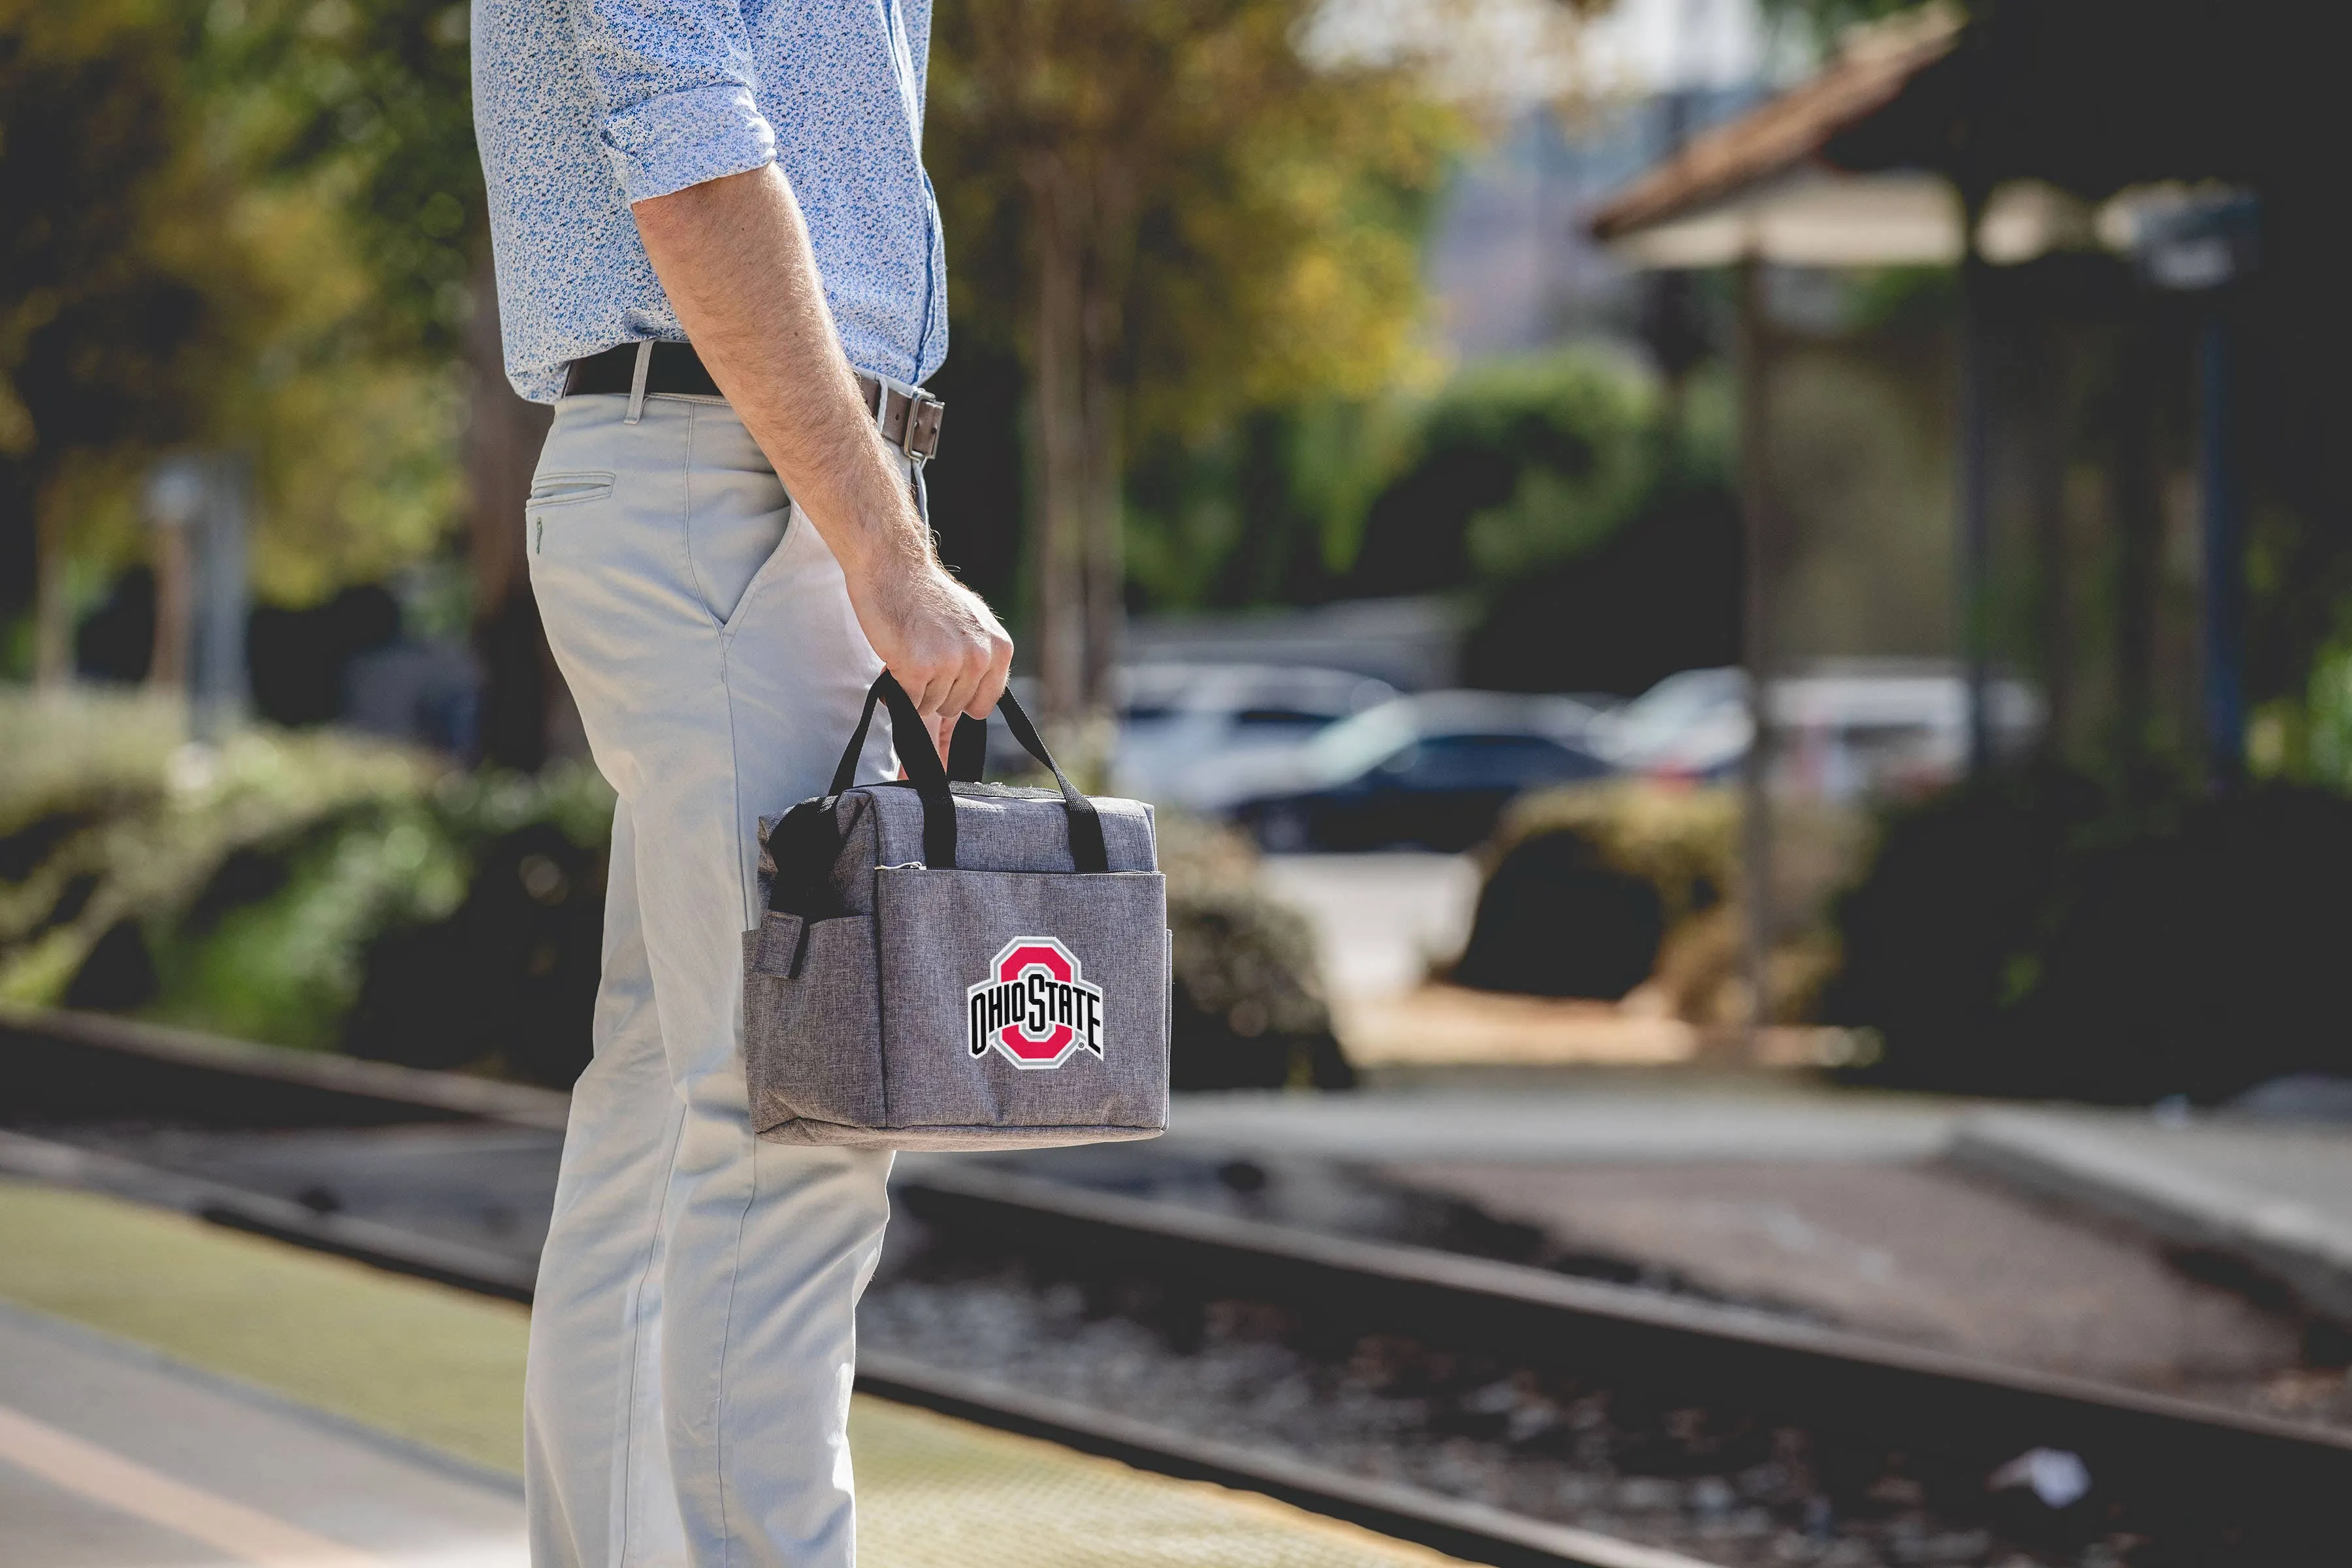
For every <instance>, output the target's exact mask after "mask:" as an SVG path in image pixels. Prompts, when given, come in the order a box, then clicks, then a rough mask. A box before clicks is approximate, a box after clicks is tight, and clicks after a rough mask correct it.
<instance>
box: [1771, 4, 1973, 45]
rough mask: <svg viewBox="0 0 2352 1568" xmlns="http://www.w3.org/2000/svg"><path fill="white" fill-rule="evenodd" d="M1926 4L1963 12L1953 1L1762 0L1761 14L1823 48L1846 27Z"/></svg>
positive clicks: (1875, 20) (1881, 18) (1900, 13)
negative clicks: (1762, 11)
mask: <svg viewBox="0 0 2352 1568" xmlns="http://www.w3.org/2000/svg"><path fill="white" fill-rule="evenodd" d="M1929 5H1935V6H1938V7H1941V8H1944V9H1958V10H1965V9H1967V7H1966V6H1964V5H1958V3H1957V0H1764V14H1765V16H1766V17H1767V18H1769V20H1771V21H1773V22H1777V23H1782V24H1789V25H1793V26H1797V27H1799V28H1801V29H1802V31H1803V33H1804V35H1805V37H1807V38H1808V39H1809V40H1810V41H1811V43H1812V44H1813V45H1814V46H1815V47H1821V48H1826V47H1829V46H1831V45H1832V44H1834V43H1836V42H1837V40H1838V38H1839V37H1840V36H1842V35H1843V34H1844V33H1845V32H1846V31H1847V30H1848V29H1850V28H1853V27H1856V26H1862V25H1863V24H1864V23H1868V22H1878V21H1884V20H1885V18H1887V17H1889V16H1901V15H1902V14H1903V13H1905V12H1906V11H1917V10H1922V9H1925V8H1926V7H1927V6H1929Z"/></svg>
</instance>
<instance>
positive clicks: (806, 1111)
mask: <svg viewBox="0 0 2352 1568" xmlns="http://www.w3.org/2000/svg"><path fill="white" fill-rule="evenodd" d="M743 942H744V950H745V951H744V955H743V956H744V965H743V1076H744V1079H745V1083H746V1087H747V1088H748V1089H749V1090H750V1093H751V1130H752V1131H754V1132H759V1133H763V1134H766V1133H773V1132H775V1131H776V1130H777V1129H780V1128H785V1127H786V1124H787V1123H791V1122H794V1121H810V1122H822V1123H828V1124H831V1125H834V1126H849V1127H866V1126H877V1125H880V1124H882V1123H884V1122H886V1121H887V1120H888V1111H889V1105H888V1096H887V1089H886V1085H885V1083H884V1079H883V1073H882V1011H881V997H880V993H879V990H878V987H877V970H876V964H875V957H874V919H873V917H872V916H871V915H842V916H838V917H836V918H835V919H833V920H822V921H808V922H803V921H802V919H801V917H800V916H798V915H787V914H778V913H776V912H774V911H770V912H769V913H768V915H767V917H766V918H765V919H764V920H762V921H761V922H760V929H759V930H757V931H751V932H749V933H747V934H746V935H745V937H744V939H743ZM795 952H797V954H798V957H799V963H798V965H797V966H796V967H795V965H794V964H793V956H794V954H795ZM816 1131H817V1130H815V1129H810V1130H807V1132H808V1134H809V1135H802V1136H794V1135H793V1133H792V1132H791V1131H786V1132H785V1133H784V1136H785V1137H786V1138H787V1140H788V1141H790V1142H829V1141H831V1140H828V1139H825V1138H824V1137H821V1136H816V1135H814V1134H815V1133H816Z"/></svg>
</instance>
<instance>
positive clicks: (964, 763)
mask: <svg viewBox="0 0 2352 1568" xmlns="http://www.w3.org/2000/svg"><path fill="white" fill-rule="evenodd" d="M986 772H988V721H987V720H985V719H975V718H973V717H972V716H971V714H969V713H964V714H959V715H958V716H957V718H956V727H955V734H954V736H953V737H952V738H951V739H950V741H949V742H948V782H949V783H950V784H978V783H979V782H980V777H981V775H982V773H986Z"/></svg>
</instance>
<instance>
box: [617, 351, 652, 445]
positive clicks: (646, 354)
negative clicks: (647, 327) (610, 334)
mask: <svg viewBox="0 0 2352 1568" xmlns="http://www.w3.org/2000/svg"><path fill="white" fill-rule="evenodd" d="M653 368H654V345H653V340H652V339H651V338H647V339H646V341H645V342H641V343H639V344H638V345H637V368H636V369H635V371H634V372H632V373H631V374H630V376H629V416H628V417H627V418H626V419H624V420H622V421H621V423H622V424H624V425H635V423H636V422H637V421H638V420H640V419H643V418H644V417H645V416H646V376H648V375H650V374H652V373H653Z"/></svg>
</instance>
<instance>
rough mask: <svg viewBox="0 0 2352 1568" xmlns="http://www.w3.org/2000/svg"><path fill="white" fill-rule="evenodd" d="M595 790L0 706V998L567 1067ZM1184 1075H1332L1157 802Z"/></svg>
mask: <svg viewBox="0 0 2352 1568" xmlns="http://www.w3.org/2000/svg"><path fill="white" fill-rule="evenodd" d="M611 823H612V794H611V792H610V790H608V789H607V788H606V787H605V785H604V781H603V780H602V779H601V778H599V777H598V776H597V775H596V773H595V772H594V770H593V769H592V768H590V767H588V766H586V765H585V764H584V763H570V764H559V765H557V766H555V767H551V768H549V769H547V770H546V771H545V772H543V773H541V774H539V775H538V776H536V777H523V776H520V775H516V774H507V773H476V774H468V773H457V772H451V771H447V770H446V764H443V763H439V762H437V761H436V759H433V758H431V757H428V756H425V755H423V754H421V753H416V752H409V751H406V750H404V749H401V748H398V747H394V746H388V745H384V744H381V743H378V742H370V741H363V740H359V739H355V738H352V737H350V736H347V735H341V734H337V733H333V732H313V733H303V734H299V735H297V734H289V733H287V732H285V731H272V730H268V729H265V728H254V729H249V730H246V731H241V732H240V733H238V734H237V735H236V737H234V738H233V739H232V740H230V741H229V742H227V743H226V744H225V745H223V746H222V747H220V748H218V749H216V750H213V749H205V748H193V747H189V746H187V745H186V744H185V743H184V728H183V726H182V722H181V720H180V717H179V715H178V713H177V710H174V709H172V708H170V707H167V706H163V705H158V704H154V703H152V702H149V701H147V700H143V699H139V698H134V697H127V696H117V695H92V694H89V693H82V692H77V693H74V694H72V695H71V696H70V697H68V698H64V699H46V698H30V697H7V698H0V998H5V999H8V1000H14V1001H19V1002H26V1003H33V1004H43V1005H46V1004H64V1005H72V1006H81V1007H93V1008H100V1009H107V1010H112V1011H121V1012H137V1013H140V1014H142V1015H144V1016H150V1017H154V1018H158V1019H162V1020H164V1021H168V1022H173V1023H179V1024H184V1025H186V1026H192V1027H197V1028H204V1029H209V1030H214V1031H216V1032H219V1033H222V1034H227V1035H233V1036H238V1037H245V1038H249V1039H256V1040H264V1041H268V1042H271V1043H273V1044H278V1045H287V1046H297V1047H310V1048H319V1049H335V1048H340V1049H345V1050H349V1051H351V1052H352V1053H354V1054H357V1055H360V1056H365V1057H371V1058H378V1059H382V1060H388V1061H396V1062H401V1063H404V1064H407V1065H410V1066H416V1067H431V1068H459V1067H465V1068H478V1069H482V1070H489V1071H496V1072H502V1073H506V1074H509V1075H511V1076H515V1077H520V1078H523V1079H530V1080H532V1081H535V1082H541V1083H548V1084H556V1085H565V1084H569V1083H570V1082H571V1081H572V1078H573V1077H575V1076H576V1075H577V1073H578V1071H579V1069H580V1068H582V1067H583V1066H584V1065H585V1064H586V1062H587V1059H588V1051H589V1038H590V1024H591V1019H592V1017H593V1011H594V1005H595V994H596V983H597V975H598V972H599V969H600V965H601V959H602V946H603V932H604V879H605V856H606V850H607V838H608V835H609V832H610V828H611ZM1161 847H1162V858H1163V863H1164V864H1165V866H1166V868H1167V871H1168V880H1169V923H1170V926H1171V930H1172V932H1173V937H1172V942H1173V950H1174V962H1175V976H1174V981H1175V997H1174V1003H1173V1010H1174V1026H1175V1039H1174V1049H1175V1076H1176V1079H1177V1082H1178V1083H1179V1084H1180V1086H1181V1087H1185V1088H1245V1087H1263V1088H1275V1087H1280V1086H1283V1085H1286V1084H1294V1083H1296V1084H1313V1085H1316V1086H1319V1087H1340V1086H1344V1085H1346V1084H1348V1083H1349V1082H1351V1081H1352V1075H1351V1074H1350V1072H1349V1068H1348V1065H1347V1062H1346V1060H1345V1058H1342V1057H1341V1055H1340V1054H1339V1044H1338V1041H1337V1040H1336V1039H1335V1038H1334V1037H1333V1035H1332V1032H1331V1020H1330V1012H1329V1009H1328V1005H1326V1004H1325V1001H1324V999H1323V995H1322V991H1321V985H1320V982H1319V980H1318V973H1317V969H1316V964H1315V954H1314V949H1313V940H1312V937H1311V935H1310V933H1309V931H1308V930H1307V925H1306V922H1305V921H1303V920H1302V919H1300V918H1299V916H1298V915H1297V914H1296V913H1295V912H1294V911H1291V910H1286V909H1284V908H1282V907H1280V906H1279V905H1276V904H1274V903H1272V902H1270V901H1269V900H1266V899H1265V897H1264V896H1263V895H1261V894H1260V893H1259V892H1258V891H1257V890H1256V888H1255V864H1256V859H1255V851H1254V850H1252V849H1251V848H1250V847H1249V846H1248V844H1247V843H1246V841H1244V840H1243V839H1241V838H1240V837H1237V836H1235V835H1234V834H1231V833H1228V832H1225V831H1223V830H1221V829H1214V828H1210V827H1207V826H1203V825H1201V824H1197V823H1193V822H1190V821H1187V820H1185V819H1183V818H1181V817H1163V818H1162V838H1161Z"/></svg>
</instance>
